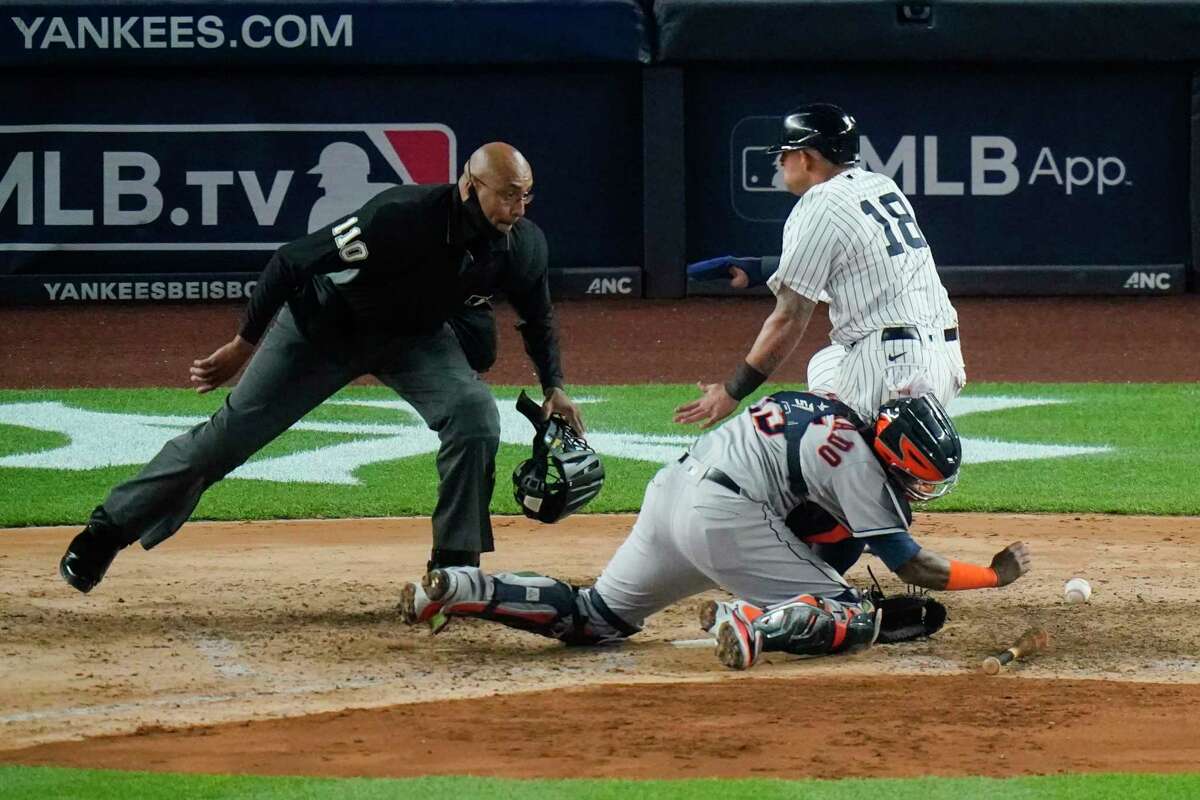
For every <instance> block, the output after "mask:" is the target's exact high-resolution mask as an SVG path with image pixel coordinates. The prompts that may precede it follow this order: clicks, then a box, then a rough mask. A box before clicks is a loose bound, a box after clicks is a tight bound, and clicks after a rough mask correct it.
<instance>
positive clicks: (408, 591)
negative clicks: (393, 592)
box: [398, 569, 453, 633]
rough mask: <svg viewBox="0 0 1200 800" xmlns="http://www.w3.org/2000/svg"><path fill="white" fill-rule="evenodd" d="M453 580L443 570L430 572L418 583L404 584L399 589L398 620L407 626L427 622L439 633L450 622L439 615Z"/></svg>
mask: <svg viewBox="0 0 1200 800" xmlns="http://www.w3.org/2000/svg"><path fill="white" fill-rule="evenodd" d="M452 581H453V579H452V578H451V576H450V573H449V572H447V571H446V570H444V569H434V570H430V571H429V572H427V573H426V574H425V577H424V578H422V579H421V582H420V583H419V584H418V583H406V584H404V586H402V587H401V588H400V604H399V606H398V609H399V611H400V618H401V619H402V620H403V621H404V622H405V624H407V625H416V624H417V623H420V622H428V623H429V625H430V627H431V628H432V629H433V632H434V633H439V632H440V631H441V630H442V629H443V628H445V627H446V624H447V623H448V622H449V621H450V620H449V618H448V617H447V616H446V615H445V614H443V613H441V612H442V607H443V606H444V605H445V603H444V602H442V601H443V600H444V599H445V598H446V596H447V595H449V594H450V593H451V583H452Z"/></svg>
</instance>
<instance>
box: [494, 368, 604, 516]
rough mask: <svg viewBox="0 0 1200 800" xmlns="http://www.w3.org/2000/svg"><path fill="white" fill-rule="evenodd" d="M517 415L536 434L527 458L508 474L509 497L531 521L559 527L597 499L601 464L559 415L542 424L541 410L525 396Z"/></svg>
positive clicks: (602, 477) (601, 479) (601, 475)
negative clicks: (509, 476) (550, 523)
mask: <svg viewBox="0 0 1200 800" xmlns="http://www.w3.org/2000/svg"><path fill="white" fill-rule="evenodd" d="M517 410H518V411H520V412H521V413H522V414H524V415H525V417H526V419H528V420H529V421H530V422H531V423H532V424H533V427H534V429H535V430H536V433H535V434H534V437H533V455H532V457H530V458H527V459H525V460H524V461H522V462H521V463H520V464H519V465H518V466H517V468H516V469H515V470H513V475H512V480H513V498H514V499H515V500H516V501H517V504H518V505H519V506H521V511H523V512H524V513H525V516H527V517H529V518H530V519H536V520H538V521H539V522H558V521H559V520H560V519H562V518H563V517H566V516H569V515H571V514H573V513H575V512H576V511H578V510H579V509H581V508H583V506H584V505H585V504H586V503H587V502H588V501H589V500H591V499H592V498H593V497H595V496H596V495H598V494H600V489H601V487H603V486H604V465H603V464H601V463H600V457H599V456H598V455H596V451H595V450H593V449H592V448H590V447H588V443H587V441H586V440H585V439H584V438H583V437H582V436H580V435H579V434H578V433H577V432H576V431H575V429H574V428H572V427H571V426H570V425H568V424H567V421H566V420H565V419H563V417H562V416H560V415H558V414H554V415H552V416H551V417H550V419H548V420H543V419H542V418H541V414H542V409H541V407H540V406H538V404H537V403H535V402H534V401H533V400H531V399H530V398H529V395H527V394H525V392H521V395H520V397H518V398H517Z"/></svg>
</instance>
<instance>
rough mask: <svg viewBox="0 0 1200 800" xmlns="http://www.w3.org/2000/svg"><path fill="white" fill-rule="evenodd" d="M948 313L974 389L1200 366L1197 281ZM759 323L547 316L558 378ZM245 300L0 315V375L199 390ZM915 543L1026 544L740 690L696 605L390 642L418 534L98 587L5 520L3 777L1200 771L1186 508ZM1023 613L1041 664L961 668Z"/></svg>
mask: <svg viewBox="0 0 1200 800" xmlns="http://www.w3.org/2000/svg"><path fill="white" fill-rule="evenodd" d="M956 305H957V307H958V309H959V312H960V319H961V323H962V331H963V342H964V344H963V349H964V353H965V356H966V360H967V367H968V372H969V376H970V378H971V380H973V381H1008V380H1011V381H1196V380H1200V360H1197V359H1196V358H1195V354H1194V346H1193V343H1192V338H1193V337H1191V331H1192V330H1193V328H1194V325H1195V322H1194V321H1195V319H1196V318H1197V316H1198V312H1200V300H1198V299H1197V296H1195V295H1192V296H1183V297H1171V298H1108V299H1098V298H1086V299H1037V300H1019V301H1001V300H995V299H958V300H956ZM769 307H770V302H769V301H768V300H763V299H719V300H713V299H710V300H690V301H655V302H629V303H627V302H614V301H599V302H571V303H562V304H560V305H559V315H560V324H561V329H562V334H563V337H562V338H563V342H564V360H565V362H566V371H567V376H568V379H569V380H570V381H572V382H573V383H580V384H582V383H639V382H651V381H690V380H695V379H698V378H707V379H716V378H720V377H723V376H724V375H725V374H726V373H727V372H728V369H729V367H730V365H732V364H734V363H736V361H737V359H738V358H740V357H741V356H742V355H743V354H744V352H745V349H746V348H747V347H748V345H749V343H750V342H751V341H752V339H753V336H754V334H755V332H756V331H757V329H758V326H759V324H760V323H761V320H762V318H763V316H764V315H765V313H766V311H767V309H768V308H769ZM239 313H240V312H239V309H238V308H237V307H234V306H209V307H141V308H138V307H131V308H109V309H66V308H38V309H3V310H0V322H2V323H3V326H4V330H6V331H16V332H19V334H20V335H19V336H11V335H6V336H5V337H3V338H2V340H0V341H2V342H3V343H2V344H0V348H2V349H0V387H4V388H28V387H42V386H44V387H67V386H81V387H86V386H172V385H174V386H185V385H187V365H188V364H189V363H190V360H191V359H192V358H194V357H197V356H199V355H206V354H207V353H209V352H210V351H211V350H212V349H214V348H215V347H216V346H217V345H218V344H220V343H221V342H223V341H225V340H227V339H228V338H229V337H230V336H231V335H232V332H233V331H234V330H235V329H236V324H237V318H238V315H239ZM500 318H501V321H502V325H503V328H504V329H505V334H504V335H503V337H502V340H501V355H500V361H499V364H498V366H497V368H496V369H495V370H494V371H493V372H492V373H490V374H489V375H488V378H489V379H490V380H491V381H493V382H495V383H529V382H531V381H532V377H531V370H530V369H529V367H528V364H527V361H526V360H525V358H524V356H523V354H522V353H521V345H520V339H519V337H518V336H516V335H515V333H513V332H512V331H511V323H512V322H513V321H514V319H513V316H512V313H511V311H509V310H507V309H503V308H502V309H501V312H500ZM827 332H828V321H827V319H826V318H825V317H824V315H823V314H820V315H819V318H818V319H816V320H815V321H814V324H813V326H812V329H811V330H810V331H809V333H808V334H807V335H806V336H805V338H804V340H803V341H802V342H801V344H800V347H799V349H798V352H797V355H796V356H794V357H793V358H792V359H791V360H790V361H789V362H788V363H787V364H785V365H784V367H783V368H782V369H781V371H780V372H779V373H778V374H777V377H779V378H780V379H781V380H798V379H802V378H803V374H804V364H805V361H806V359H807V356H808V354H810V353H811V352H813V351H814V350H816V349H817V348H818V347H819V346H821V345H822V344H823V342H824V341H825V337H826V334H827ZM629 525H630V518H629V517H623V516H606V517H574V518H572V519H571V520H569V521H568V522H567V523H564V524H563V525H560V526H557V527H555V528H553V529H547V528H540V529H539V528H535V527H533V525H532V524H531V523H527V522H526V521H525V520H523V519H500V520H498V524H497V541H498V552H497V553H496V554H495V555H492V556H489V557H488V558H487V559H486V561H485V566H486V567H488V568H490V569H495V570H503V569H515V568H525V569H534V570H538V571H542V572H546V573H549V574H554V575H556V576H558V577H562V578H566V579H569V580H573V581H580V582H582V581H586V580H590V579H591V578H593V577H594V576H595V575H596V574H597V572H598V571H599V570H600V569H601V568H602V566H603V564H604V563H605V561H606V560H607V558H608V556H609V555H610V554H611V553H612V551H613V550H614V549H615V548H616V546H617V544H618V543H619V542H620V540H621V539H622V538H623V536H624V535H625V533H626V531H627V530H628V527H629ZM916 530H917V533H918V537H919V538H920V539H921V540H922V541H923V542H925V543H926V544H928V545H930V546H932V547H933V548H935V549H937V550H939V551H942V552H945V553H947V554H951V555H954V556H956V557H958V558H962V559H968V560H973V561H976V562H986V560H987V559H988V558H989V557H990V554H991V553H993V552H995V551H996V550H998V549H999V548H1000V547H1001V546H1003V545H1004V544H1007V543H1008V542H1009V541H1012V540H1015V539H1018V538H1020V539H1024V540H1025V541H1027V542H1029V543H1030V544H1031V545H1032V547H1033V552H1034V556H1035V565H1036V567H1035V571H1034V572H1033V573H1032V574H1031V575H1030V576H1028V578H1027V579H1024V580H1022V581H1021V582H1019V583H1018V584H1016V585H1014V586H1012V587H1009V588H1007V589H1005V590H1002V591H999V592H968V593H958V594H947V595H946V596H945V599H946V602H947V604H948V606H949V607H950V614H951V618H950V622H949V624H948V625H947V627H946V628H945V630H943V631H942V632H941V633H940V634H939V635H938V636H936V637H935V638H934V639H932V640H930V641H925V642H918V643H910V644H905V645H893V646H888V647H877V648H874V649H872V650H870V651H868V652H865V653H861V654H856V655H853V656H845V657H835V658H827V659H815V660H808V661H802V660H798V659H792V658H780V657H772V658H769V659H767V661H766V663H765V664H762V665H761V666H757V667H755V669H754V670H751V671H750V672H747V673H742V674H734V673H730V672H728V671H726V670H724V669H723V668H722V667H721V666H720V665H719V664H718V663H717V661H716V659H715V657H714V655H713V653H712V650H711V647H706V646H701V645H697V643H696V642H695V640H696V638H697V637H698V636H700V632H699V631H698V630H697V628H696V625H695V622H694V618H695V610H696V606H697V605H698V602H699V600H694V601H690V602H686V603H682V604H680V605H679V606H677V607H675V608H672V609H669V610H668V611H666V612H664V613H663V614H661V615H660V616H658V617H656V618H653V619H652V620H651V621H650V623H649V625H648V626H647V629H646V631H645V632H644V633H643V634H641V635H639V636H638V637H636V638H635V639H634V640H633V641H631V642H629V643H627V644H626V645H624V646H622V647H611V648H604V649H600V650H580V649H576V650H566V649H564V648H562V647H560V646H559V645H558V644H557V643H555V642H550V641H544V640H539V639H537V638H535V637H531V636H528V635H524V634H520V633H517V632H512V631H507V630H504V629H500V628H496V627H493V626H489V625H486V624H483V623H470V622H464V621H456V622H455V623H454V624H453V625H452V626H451V628H450V630H448V631H447V632H446V633H444V634H443V635H441V636H439V637H436V638H435V637H431V636H430V635H429V634H428V633H427V632H426V631H423V630H419V629H411V628H406V627H404V626H402V625H401V624H400V623H399V620H398V619H397V616H396V613H395V611H394V605H395V602H396V599H397V588H398V584H399V582H400V581H402V580H405V579H409V578H413V577H416V575H415V571H416V570H418V569H419V567H420V565H421V564H422V563H423V562H424V559H425V557H426V554H427V552H428V546H429V530H428V521H426V520H395V519H393V520H350V521H344V522H335V523H330V522H286V523H254V524H250V523H243V524H216V523H210V524H202V523H197V524H191V525H189V526H187V527H185V529H184V530H183V531H182V532H181V533H180V534H179V535H178V536H177V537H176V538H174V539H172V540H171V541H170V542H168V543H167V544H165V545H164V546H163V547H161V548H159V549H157V550H155V551H154V552H153V553H144V552H141V551H140V550H133V551H130V552H127V553H124V554H122V555H121V557H120V558H119V559H118V560H117V562H116V564H115V565H114V567H113V569H112V571H111V572H110V576H109V578H108V579H107V580H106V581H105V583H104V584H103V585H102V586H100V587H99V588H98V589H97V590H96V591H94V592H93V593H92V594H90V595H87V596H81V595H79V594H77V593H75V592H73V591H72V590H70V589H68V588H67V587H66V586H65V585H64V584H63V583H62V582H61V581H60V580H59V579H58V577H57V575H56V573H55V564H56V561H57V558H58V556H59V555H60V554H61V551H62V548H63V546H64V545H65V543H66V542H67V541H68V540H69V538H70V536H71V535H72V534H73V533H74V529H67V528H58V529H25V530H15V531H0V761H7V762H13V763H24V764H63V765H77V766H93V767H110V768H122V769H154V770H170V771H175V770H180V771H192V770H195V771H205V772H243V773H258V774H311V775H374V776H384V775H389V776H390V775H394V776H405V775H418V774H476V775H504V776H512V777H528V776H543V777H574V776H612V777H639V778H650V777H654V778H669V777H699V776H748V777H780V778H784V777H805V776H811V777H838V776H843V775H861V776H905V775H917V774H940V775H996V776H1001V775H1018V774H1046V773H1057V772H1085V771H1114V770H1131V771H1177V770H1195V769H1196V764H1197V763H1200V744H1197V743H1200V721H1198V720H1197V718H1196V717H1195V715H1194V714H1193V713H1192V709H1194V708H1196V707H1197V703H1198V702H1200V660H1198V659H1200V656H1198V654H1200V632H1198V631H1197V630H1196V628H1195V626H1194V625H1193V624H1191V622H1190V620H1191V619H1192V617H1193V616H1194V614H1193V613H1192V609H1193V606H1194V598H1195V597H1196V596H1197V589H1198V588H1200V550H1198V547H1200V519H1195V518H1188V519H1167V518H1157V519H1155V518H1141V517H1128V518H1111V517H1100V516H1082V515H1080V516H1066V517H1054V516H1046V515H1038V516H1017V515H992V516H983V515H969V514H941V515H932V516H931V515H919V516H918V521H917V526H916ZM858 570H861V567H860V568H857V570H856V572H854V573H852V578H853V579H856V580H858V581H859V582H862V581H864V580H865V575H864V574H863V573H862V572H861V571H858ZM877 572H880V570H877ZM1072 575H1084V576H1086V577H1088V578H1089V579H1090V580H1091V581H1092V584H1093V586H1094V588H1095V590H1096V593H1095V596H1094V597H1093V600H1092V602H1091V603H1089V604H1087V605H1083V606H1067V605H1065V604H1064V602H1063V601H1062V599H1061V590H1062V583H1063V581H1064V580H1065V579H1066V578H1068V577H1070V576H1072ZM890 588H897V587H895V586H894V585H893V586H891V587H890ZM1035 623H1036V624H1043V625H1045V626H1046V627H1047V628H1048V629H1049V630H1050V631H1051V633H1052V635H1053V637H1054V641H1055V644H1054V647H1053V649H1052V650H1051V652H1048V653H1045V654H1043V655H1041V656H1039V657H1037V658H1035V659H1032V660H1030V661H1029V662H1027V663H1019V664H1017V665H1015V666H1013V667H1011V668H1009V669H1007V670H1006V671H1005V672H1004V673H1003V674H1001V675H999V676H997V677H993V678H987V677H984V676H982V675H980V674H979V673H978V671H977V670H978V664H979V661H980V660H981V659H982V658H983V657H984V656H985V655H987V654H988V653H990V652H992V651H995V650H999V649H1002V648H1004V647H1006V646H1008V645H1009V644H1011V643H1012V641H1013V640H1014V638H1015V637H1016V636H1018V635H1019V634H1020V633H1021V631H1022V630H1023V629H1025V628H1026V627H1027V626H1029V625H1031V624H1035ZM689 640H690V641H689ZM676 641H682V642H688V646H677V645H676V644H673V642H676ZM1164 731H1168V732H1169V733H1170V735H1166V736H1164V735H1163V732H1164ZM812 742H819V743H821V747H820V748H813V747H810V746H808V743H812Z"/></svg>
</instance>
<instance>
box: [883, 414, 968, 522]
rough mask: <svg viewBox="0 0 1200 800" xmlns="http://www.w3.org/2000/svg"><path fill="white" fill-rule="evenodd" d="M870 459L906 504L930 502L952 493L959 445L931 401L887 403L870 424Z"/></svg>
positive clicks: (945, 417) (947, 419) (946, 417)
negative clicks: (872, 426) (872, 433)
mask: <svg viewBox="0 0 1200 800" xmlns="http://www.w3.org/2000/svg"><path fill="white" fill-rule="evenodd" d="M873 446H874V448H875V455H876V456H878V457H879V460H880V461H882V462H883V467H884V469H885V470H887V472H888V475H889V477H891V478H892V480H893V481H895V482H896V483H897V484H898V485H899V486H900V488H901V489H903V490H904V494H905V495H906V496H907V497H908V498H909V499H910V500H918V501H919V500H932V499H934V498H935V497H941V496H942V495H944V494H946V493H947V492H949V491H950V490H951V489H953V488H954V484H956V483H957V482H958V467H959V465H960V464H961V463H962V442H961V441H960V440H959V438H958V431H956V430H955V429H954V423H953V422H951V421H950V416H949V415H948V414H947V413H946V410H945V409H944V408H942V404H941V403H939V402H938V401H937V399H936V398H935V397H933V396H932V395H925V396H923V397H904V398H901V399H899V400H889V401H888V402H886V403H884V404H883V405H882V406H880V407H879V418H878V419H877V420H876V421H875V441H874V444H873Z"/></svg>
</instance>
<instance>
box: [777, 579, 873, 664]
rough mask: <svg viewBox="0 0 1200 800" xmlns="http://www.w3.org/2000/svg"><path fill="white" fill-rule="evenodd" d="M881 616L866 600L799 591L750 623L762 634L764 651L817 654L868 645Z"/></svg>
mask: <svg viewBox="0 0 1200 800" xmlns="http://www.w3.org/2000/svg"><path fill="white" fill-rule="evenodd" d="M881 620H882V615H881V614H880V613H879V611H878V609H876V608H875V607H874V606H873V605H872V604H871V603H870V602H869V601H867V600H859V601H858V602H857V603H844V602H839V601H837V600H832V599H830V598H827V597H813V596H812V595H807V594H802V595H800V596H799V597H797V598H795V599H794V600H790V601H788V602H786V603H783V604H781V605H778V606H775V607H774V608H770V609H767V611H766V613H764V614H763V615H762V616H761V617H759V618H758V619H757V620H755V621H754V626H755V628H756V630H758V631H760V632H761V633H762V635H763V646H762V649H763V650H764V651H767V652H770V651H782V652H785V653H792V654H794V655H801V656H819V655H825V654H826V653H840V652H842V651H844V650H851V649H854V648H858V647H870V646H871V645H872V644H873V643H874V642H875V637H877V636H878V635H879V623H880V621H881Z"/></svg>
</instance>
